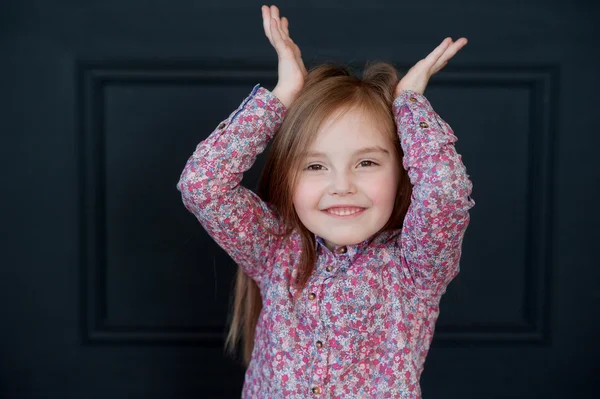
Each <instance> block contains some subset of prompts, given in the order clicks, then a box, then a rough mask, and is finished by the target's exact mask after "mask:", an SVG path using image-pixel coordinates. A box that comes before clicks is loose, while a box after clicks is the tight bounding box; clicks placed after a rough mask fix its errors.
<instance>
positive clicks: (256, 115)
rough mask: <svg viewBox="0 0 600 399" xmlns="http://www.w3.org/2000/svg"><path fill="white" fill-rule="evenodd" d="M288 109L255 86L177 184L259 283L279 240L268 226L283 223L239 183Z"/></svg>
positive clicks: (212, 232)
mask: <svg viewBox="0 0 600 399" xmlns="http://www.w3.org/2000/svg"><path fill="white" fill-rule="evenodd" d="M286 110H287V108H286V107H285V105H284V104H283V103H282V102H281V101H280V100H279V99H278V98H277V97H276V96H275V95H274V94H273V93H272V92H270V91H269V90H267V89H265V88H263V87H260V85H256V86H255V87H254V89H253V90H252V93H251V94H250V95H249V96H248V97H247V98H246V99H245V100H244V101H243V102H242V104H241V105H240V106H239V107H238V108H237V109H236V110H235V111H234V112H232V113H231V114H230V115H229V117H228V118H227V119H225V120H224V121H222V122H221V123H220V124H219V126H218V127H217V129H216V130H214V131H213V132H212V133H211V134H210V135H209V136H208V138H206V139H205V140H203V141H201V142H200V144H198V146H197V147H196V150H195V151H194V153H193V154H192V156H191V157H190V158H189V160H188V161H187V164H186V165H185V168H184V169H183V172H182V173H181V177H180V179H179V182H178V183H177V189H178V190H179V191H180V192H181V196H182V200H183V203H184V205H185V207H186V208H187V209H188V210H189V211H190V212H191V213H193V214H194V215H195V216H196V218H197V219H198V221H199V222H200V224H201V225H202V226H203V227H204V229H205V230H206V231H207V233H208V234H209V235H210V236H211V237H212V238H213V239H214V240H215V241H216V242H217V244H219V246H221V248H223V249H224V250H225V251H226V252H227V253H228V254H229V255H230V256H231V258H232V259H233V260H234V261H235V262H236V263H237V264H238V265H240V267H242V268H243V270H244V271H245V272H246V274H248V275H249V276H250V277H252V278H253V279H254V280H257V281H258V280H261V279H262V278H263V277H264V276H265V275H266V274H267V273H268V270H266V263H267V262H266V261H267V258H268V257H269V254H270V253H271V252H272V251H273V249H274V248H275V247H276V245H277V242H278V237H277V236H276V235H273V234H271V232H270V231H269V230H268V229H272V231H275V232H277V233H281V232H282V222H281V220H280V219H279V217H278V215H277V214H276V213H275V212H274V211H273V210H272V209H271V208H270V207H269V206H268V204H266V203H265V202H263V201H262V200H261V199H260V198H259V197H258V195H256V194H255V193H254V192H252V191H251V190H249V189H247V188H245V187H244V186H242V185H240V182H241V180H242V177H243V173H244V172H245V171H247V170H248V169H250V167H251V166H252V164H254V162H255V160H256V156H257V155H258V154H260V153H261V152H262V151H263V150H264V149H265V147H266V145H267V144H268V142H269V140H270V139H271V138H272V137H273V134H274V132H276V131H277V129H278V128H279V126H280V125H281V123H282V121H283V118H284V116H285V113H286ZM255 213H256V215H255ZM259 219H260V220H259ZM260 222H262V224H261V223H260Z"/></svg>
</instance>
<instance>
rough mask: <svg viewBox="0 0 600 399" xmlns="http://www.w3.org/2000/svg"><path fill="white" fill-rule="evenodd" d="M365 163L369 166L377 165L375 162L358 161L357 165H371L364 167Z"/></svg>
mask: <svg viewBox="0 0 600 399" xmlns="http://www.w3.org/2000/svg"><path fill="white" fill-rule="evenodd" d="M365 162H367V163H370V164H373V165H377V164H376V163H375V162H373V161H360V162H359V165H362V166H371V165H364V163H365Z"/></svg>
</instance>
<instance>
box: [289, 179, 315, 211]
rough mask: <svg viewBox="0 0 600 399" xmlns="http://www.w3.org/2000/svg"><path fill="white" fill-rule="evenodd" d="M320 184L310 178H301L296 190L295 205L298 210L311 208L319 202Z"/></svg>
mask: <svg viewBox="0 0 600 399" xmlns="http://www.w3.org/2000/svg"><path fill="white" fill-rule="evenodd" d="M319 193H320V191H319V190H318V185H317V184H315V183H314V182H310V181H308V180H302V179H301V180H300V181H299V182H298V184H297V185H296V189H295V191H294V200H293V201H294V206H295V207H296V210H297V211H300V212H301V211H302V210H304V209H311V208H314V207H315V206H317V205H318V203H319Z"/></svg>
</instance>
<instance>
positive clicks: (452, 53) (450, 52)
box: [433, 37, 468, 70]
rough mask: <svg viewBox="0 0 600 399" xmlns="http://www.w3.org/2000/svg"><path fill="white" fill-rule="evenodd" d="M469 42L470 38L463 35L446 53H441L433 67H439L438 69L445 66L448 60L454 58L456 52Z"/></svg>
mask: <svg viewBox="0 0 600 399" xmlns="http://www.w3.org/2000/svg"><path fill="white" fill-rule="evenodd" d="M467 43H468V40H467V39H466V38H464V37H461V38H460V39H458V40H457V41H456V42H454V43H452V44H451V45H450V46H449V47H448V48H447V49H446V51H445V52H444V54H442V55H441V57H440V58H439V59H438V61H437V62H436V63H435V65H434V67H433V68H434V69H437V70H439V69H441V68H443V67H444V66H445V65H446V64H447V63H448V61H449V60H450V59H452V57H454V56H455V55H456V53H458V52H459V51H460V49H462V48H463V47H464V46H465V45H466V44H467Z"/></svg>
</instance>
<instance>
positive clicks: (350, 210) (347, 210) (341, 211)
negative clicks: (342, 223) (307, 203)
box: [328, 208, 362, 216]
mask: <svg viewBox="0 0 600 399" xmlns="http://www.w3.org/2000/svg"><path fill="white" fill-rule="evenodd" d="M361 209H362V208H332V209H329V210H328V212H330V213H333V214H334V215H339V216H346V215H352V214H353V213H356V212H360V211H361Z"/></svg>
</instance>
